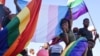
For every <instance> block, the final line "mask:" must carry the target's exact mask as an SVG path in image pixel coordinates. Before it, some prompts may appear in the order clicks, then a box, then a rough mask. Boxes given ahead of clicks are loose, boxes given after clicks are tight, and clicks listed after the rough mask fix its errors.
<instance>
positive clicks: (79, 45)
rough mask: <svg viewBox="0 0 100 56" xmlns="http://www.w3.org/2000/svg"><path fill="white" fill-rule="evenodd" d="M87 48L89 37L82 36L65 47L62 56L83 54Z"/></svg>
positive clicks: (81, 55)
mask: <svg viewBox="0 0 100 56" xmlns="http://www.w3.org/2000/svg"><path fill="white" fill-rule="evenodd" d="M87 48H88V42H87V39H86V38H85V37H80V38H79V39H78V40H76V41H74V42H72V43H71V44H70V45H69V46H68V47H67V48H65V50H64V51H63V53H62V54H61V56H83V55H84V53H85V51H86V50H87Z"/></svg>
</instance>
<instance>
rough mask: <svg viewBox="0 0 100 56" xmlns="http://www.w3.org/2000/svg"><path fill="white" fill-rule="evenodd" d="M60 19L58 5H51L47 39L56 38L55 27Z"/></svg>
mask: <svg viewBox="0 0 100 56" xmlns="http://www.w3.org/2000/svg"><path fill="white" fill-rule="evenodd" d="M57 20H58V6H53V5H50V6H49V9H48V28H47V29H48V31H47V32H48V34H47V41H50V39H52V38H54V36H55V31H54V30H55V27H56V25H57Z"/></svg>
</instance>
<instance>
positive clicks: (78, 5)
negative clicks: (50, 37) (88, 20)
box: [68, 0, 88, 20]
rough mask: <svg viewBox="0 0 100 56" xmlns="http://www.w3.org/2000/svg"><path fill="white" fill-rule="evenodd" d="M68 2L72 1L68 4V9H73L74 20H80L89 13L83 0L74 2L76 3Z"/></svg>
mask: <svg viewBox="0 0 100 56" xmlns="http://www.w3.org/2000/svg"><path fill="white" fill-rule="evenodd" d="M68 1H70V2H69V3H68V7H71V8H72V16H73V19H74V20H75V19H78V17H79V16H81V15H83V14H85V13H86V12H88V9H87V7H86V5H85V3H84V1H83V0H74V1H73V0H72V1H71V0H68Z"/></svg>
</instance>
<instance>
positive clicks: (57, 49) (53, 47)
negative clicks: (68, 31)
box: [50, 44, 63, 53]
mask: <svg viewBox="0 0 100 56" xmlns="http://www.w3.org/2000/svg"><path fill="white" fill-rule="evenodd" d="M50 50H51V53H61V52H62V50H63V47H62V46H61V45H60V44H55V45H51V46H50Z"/></svg>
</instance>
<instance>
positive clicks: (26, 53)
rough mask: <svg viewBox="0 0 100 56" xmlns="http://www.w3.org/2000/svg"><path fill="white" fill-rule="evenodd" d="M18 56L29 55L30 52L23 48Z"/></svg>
mask: <svg viewBox="0 0 100 56" xmlns="http://www.w3.org/2000/svg"><path fill="white" fill-rule="evenodd" d="M17 56H28V52H27V50H26V49H23V50H22V51H21V52H20V53H19V54H18V55H17Z"/></svg>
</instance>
